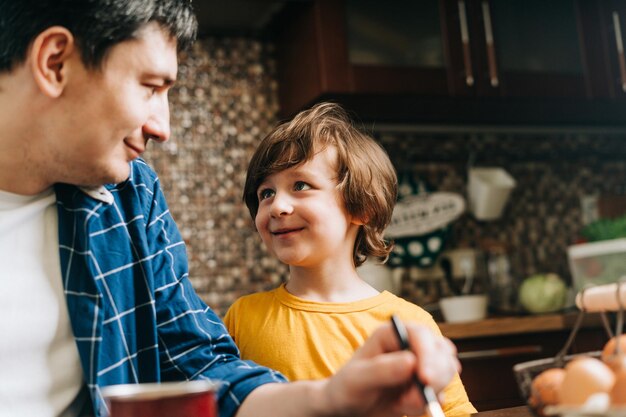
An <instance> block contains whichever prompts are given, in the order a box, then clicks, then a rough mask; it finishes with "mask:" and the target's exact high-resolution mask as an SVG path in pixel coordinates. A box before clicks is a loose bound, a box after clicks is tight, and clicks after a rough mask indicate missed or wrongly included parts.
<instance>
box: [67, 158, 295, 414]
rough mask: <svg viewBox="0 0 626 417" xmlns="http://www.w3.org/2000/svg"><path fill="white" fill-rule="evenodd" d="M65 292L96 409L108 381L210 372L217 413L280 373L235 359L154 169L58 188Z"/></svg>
mask: <svg viewBox="0 0 626 417" xmlns="http://www.w3.org/2000/svg"><path fill="white" fill-rule="evenodd" d="M55 191H56V195H57V205H58V212H59V244H60V255H61V273H62V277H63V284H64V287H65V296H66V299H67V305H68V309H69V314H70V320H71V323H72V329H73V332H74V336H75V338H76V343H77V345H78V352H79V355H80V359H81V363H82V366H83V369H84V378H85V380H86V383H87V386H88V388H89V391H90V394H91V398H92V402H93V407H94V411H95V414H96V416H106V415H108V410H107V407H106V404H105V402H104V401H103V399H102V395H101V388H102V387H104V386H106V385H113V384H124V383H139V382H157V381H184V380H193V379H204V378H209V379H214V380H220V381H223V385H222V388H221V389H220V391H219V394H218V395H219V400H218V401H219V408H220V416H222V417H227V416H231V415H233V414H235V412H236V411H237V408H238V406H239V405H240V403H241V402H242V401H243V399H244V398H245V397H246V396H247V395H248V394H249V393H250V392H251V391H252V390H253V389H255V388H256V387H258V386H259V385H262V384H265V383H269V382H283V381H284V380H285V379H284V378H283V377H282V376H281V375H280V374H278V373H276V372H274V371H272V370H269V369H267V368H264V367H260V366H258V365H256V364H254V363H252V362H249V361H242V360H241V359H240V358H239V351H238V350H237V347H236V346H235V344H234V343H233V340H232V339H231V338H230V336H229V335H228V332H227V331H226V329H225V327H224V325H223V324H222V321H221V320H220V319H219V317H217V315H216V314H215V313H214V312H213V311H212V310H211V309H210V308H209V307H207V306H206V305H205V304H204V303H203V302H202V300H201V299H200V298H199V297H198V296H197V295H196V293H195V291H194V290H193V288H192V286H191V283H190V282H189V279H188V270H187V255H186V251H185V244H184V242H183V239H182V237H181V236H180V233H179V231H178V229H177V227H176V225H175V223H174V220H173V219H172V217H171V215H170V212H169V209H168V207H167V204H166V202H165V198H164V196H163V193H162V191H161V188H160V186H159V180H158V178H157V176H156V174H155V173H154V172H153V171H152V170H151V169H150V168H149V167H148V166H147V165H146V164H145V162H143V161H141V160H137V161H134V162H132V163H131V174H130V178H129V179H128V180H127V181H125V182H123V183H121V184H117V185H111V186H108V185H107V186H106V187H102V188H100V189H93V190H81V189H79V188H77V187H75V186H70V185H64V184H59V185H57V186H55Z"/></svg>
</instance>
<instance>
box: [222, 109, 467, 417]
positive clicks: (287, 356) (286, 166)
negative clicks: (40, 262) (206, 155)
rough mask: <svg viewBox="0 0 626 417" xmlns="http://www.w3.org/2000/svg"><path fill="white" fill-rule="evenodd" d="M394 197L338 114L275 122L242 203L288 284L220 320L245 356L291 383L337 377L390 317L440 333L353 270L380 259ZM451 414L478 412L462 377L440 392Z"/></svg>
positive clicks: (379, 167) (242, 302) (374, 147)
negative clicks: (282, 265)
mask: <svg viewBox="0 0 626 417" xmlns="http://www.w3.org/2000/svg"><path fill="white" fill-rule="evenodd" d="M396 194H397V179H396V174H395V171H394V168H393V165H392V164H391V162H390V161H389V158H388V156H387V154H386V153H385V151H384V150H383V149H382V148H381V147H380V146H379V145H378V144H377V143H376V142H375V141H374V140H373V139H371V138H370V137H368V136H367V135H365V134H363V133H361V132H360V131H359V130H357V129H356V128H355V127H353V125H352V123H351V122H350V120H349V118H348V116H347V115H346V113H345V112H344V110H343V109H342V108H341V107H340V106H338V105H336V104H332V103H321V104H318V105H316V106H314V107H313V108H311V109H309V110H306V111H303V112H301V113H300V114H298V115H297V116H296V117H295V118H294V119H293V120H292V121H291V122H287V123H284V124H281V125H279V126H278V127H277V128H275V129H274V130H273V131H272V132H271V133H270V134H269V135H268V136H267V137H266V138H265V139H264V140H263V141H262V142H261V144H260V145H259V147H258V149H257V150H256V152H255V154H254V155H253V157H252V159H251V161H250V165H249V167H248V172H247V177H246V183H245V188H244V199H245V202H246V205H247V206H248V209H249V210H250V214H251V215H252V218H253V219H254V221H255V225H256V228H257V230H258V232H259V234H260V235H261V238H262V240H263V242H264V243H265V245H266V246H267V248H268V250H269V251H270V252H271V253H272V254H274V256H276V257H277V258H278V259H280V260H281V261H282V262H284V263H285V264H287V265H289V280H288V282H287V283H286V284H283V285H281V286H280V287H279V288H277V289H274V290H272V291H268V292H263V293H258V294H252V295H248V296H245V297H242V298H240V299H239V300H237V301H236V302H235V303H234V304H233V306H232V307H231V308H230V310H229V311H228V313H227V314H226V317H225V319H224V321H225V323H226V325H227V327H228V329H229V332H230V333H231V335H232V336H233V338H234V339H235V342H236V343H237V345H238V346H239V349H240V350H241V356H242V358H244V359H250V360H253V361H255V362H257V363H259V364H262V365H265V366H268V367H271V368H274V369H277V370H279V371H280V372H282V373H283V374H285V375H286V376H287V377H288V378H289V379H290V380H301V379H321V378H325V377H328V376H330V375H332V374H333V373H335V372H336V371H337V370H338V369H339V368H340V367H341V366H342V365H343V364H344V363H345V362H346V361H348V360H349V358H350V357H351V355H352V354H353V353H354V351H355V350H356V349H357V348H358V347H359V346H360V345H361V344H362V343H363V342H364V341H365V339H366V338H367V337H368V336H369V335H370V334H371V332H373V331H374V329H376V328H377V327H378V326H380V325H381V323H383V322H387V321H388V320H389V318H390V316H391V314H394V313H395V314H397V315H398V316H399V317H400V318H401V319H402V320H406V321H413V322H418V323H420V324H426V325H428V326H429V327H431V328H432V329H433V330H434V331H435V332H437V333H440V331H439V329H438V327H437V325H436V323H435V322H434V320H433V319H432V317H431V316H430V315H429V314H428V313H427V312H426V311H424V310H423V309H421V308H420V307H418V306H416V305H414V304H411V303H409V302H407V301H405V300H403V299H402V298H399V297H396V296H395V295H393V294H391V293H389V292H382V293H379V292H378V291H377V290H375V289H374V288H373V287H371V286H370V285H368V284H367V283H366V282H365V281H363V280H362V279H361V278H360V277H359V275H358V274H357V270H356V268H357V266H359V265H361V264H362V263H363V262H364V261H365V260H366V259H367V257H369V256H372V257H382V258H386V257H387V256H388V254H389V251H390V250H391V245H389V244H388V243H387V242H386V241H385V240H384V238H383V232H384V230H385V228H386V227H387V225H388V223H389V221H390V219H391V214H392V211H393V207H394V204H395V202H396ZM444 393H445V402H444V404H443V408H444V411H445V413H446V415H447V416H448V417H450V416H454V415H463V414H469V413H474V412H476V410H475V409H474V407H473V406H472V404H471V403H470V402H469V400H468V398H467V394H466V393H465V389H464V387H463V384H462V383H461V380H460V378H459V376H458V375H456V376H455V378H454V380H453V381H452V383H451V384H450V385H449V386H448V387H447V388H446V389H445V391H444Z"/></svg>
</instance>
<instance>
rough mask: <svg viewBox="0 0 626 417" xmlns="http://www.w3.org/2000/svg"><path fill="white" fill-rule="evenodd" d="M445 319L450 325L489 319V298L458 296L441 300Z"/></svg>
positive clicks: (440, 304)
mask: <svg viewBox="0 0 626 417" xmlns="http://www.w3.org/2000/svg"><path fill="white" fill-rule="evenodd" d="M439 307H441V312H442V313H443V318H444V320H445V321H447V322H448V323H463V322H467V321H476V320H482V319H484V318H485V317H487V296H486V295H484V294H480V295H458V296H455V297H444V298H441V299H440V300H439Z"/></svg>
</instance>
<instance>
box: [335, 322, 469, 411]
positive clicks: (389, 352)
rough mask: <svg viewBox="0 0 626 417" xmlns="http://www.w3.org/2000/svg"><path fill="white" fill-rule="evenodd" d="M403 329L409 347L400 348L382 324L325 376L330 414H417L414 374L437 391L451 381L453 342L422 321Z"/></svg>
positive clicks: (419, 404)
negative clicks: (343, 362)
mask: <svg viewBox="0 0 626 417" xmlns="http://www.w3.org/2000/svg"><path fill="white" fill-rule="evenodd" d="M407 330H408V332H409V338H410V345H411V346H412V347H413V349H414V352H407V351H400V350H399V349H400V346H399V343H398V341H397V339H396V336H395V334H394V333H393V329H392V328H391V326H390V325H385V326H382V327H381V328H379V329H378V330H377V331H376V332H374V334H373V335H372V336H371V337H370V338H369V339H368V340H367V341H366V342H365V344H364V345H363V346H362V347H361V348H360V349H359V350H357V351H356V352H355V354H354V356H353V358H352V359H351V360H350V361H349V362H348V363H347V364H346V365H345V366H344V367H343V368H342V369H341V370H339V372H337V374H335V375H334V376H333V377H332V378H330V379H329V380H327V381H326V387H325V397H326V398H328V405H329V406H330V408H331V414H332V415H345V416H351V417H354V416H368V417H376V416H385V417H388V416H392V415H398V416H401V415H406V414H411V415H419V414H421V413H422V412H423V406H424V402H423V398H422V395H421V393H419V392H418V391H417V388H416V387H415V385H414V384H413V383H412V381H413V380H412V378H413V374H414V373H416V374H417V377H418V379H419V380H420V381H421V382H422V383H424V384H425V385H430V386H431V387H432V388H433V389H434V390H435V391H436V392H440V391H441V390H443V389H444V388H445V387H446V386H447V385H448V384H449V383H450V381H451V380H452V378H453V376H454V375H455V373H456V372H459V371H460V369H461V365H460V363H459V361H458V359H457V358H456V348H455V346H454V345H453V344H452V342H450V340H448V339H446V338H444V337H441V336H439V335H436V334H435V333H433V332H432V330H430V329H429V328H427V327H425V326H417V325H411V324H407Z"/></svg>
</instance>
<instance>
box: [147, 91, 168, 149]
mask: <svg viewBox="0 0 626 417" xmlns="http://www.w3.org/2000/svg"><path fill="white" fill-rule="evenodd" d="M142 132H143V135H144V138H145V139H146V140H148V139H152V140H156V141H157V142H165V141H166V140H168V139H169V138H170V132H171V131H170V107H169V103H168V101H167V96H166V95H163V96H161V97H159V98H158V99H155V100H154V101H153V102H152V103H151V112H150V117H149V118H148V120H147V121H146V123H144V125H143V127H142Z"/></svg>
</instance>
